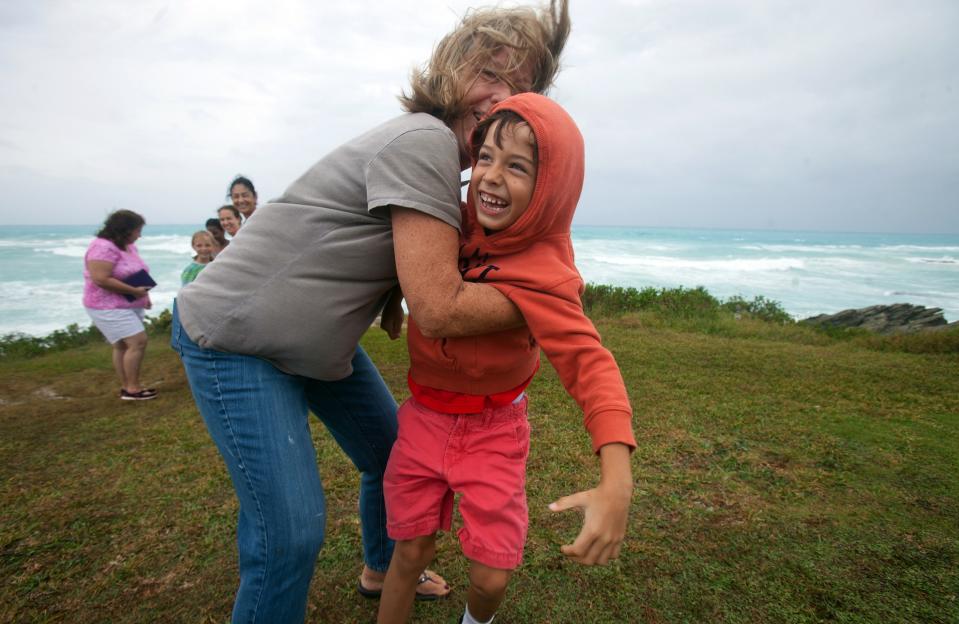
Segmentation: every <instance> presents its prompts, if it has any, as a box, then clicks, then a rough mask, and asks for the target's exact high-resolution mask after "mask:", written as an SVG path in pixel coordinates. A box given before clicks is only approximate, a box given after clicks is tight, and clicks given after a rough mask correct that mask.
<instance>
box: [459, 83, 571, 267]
mask: <svg viewBox="0 0 959 624" xmlns="http://www.w3.org/2000/svg"><path fill="white" fill-rule="evenodd" d="M504 110H509V111H513V112H514V113H516V115H518V116H519V117H521V118H522V120H523V121H524V122H525V123H526V124H527V125H528V126H529V128H530V129H531V130H532V133H533V137H534V138H533V147H534V159H535V162H536V167H537V172H536V185H535V188H534V190H533V196H532V199H531V200H530V203H529V206H528V207H527V208H526V212H525V213H524V214H523V215H522V216H521V217H520V218H519V219H518V220H517V221H516V222H515V223H513V224H512V225H510V226H509V227H507V228H506V229H504V230H502V231H499V232H496V233H495V234H492V235H491V236H490V237H491V238H492V239H493V240H495V243H496V246H497V248H500V249H503V250H506V249H510V248H514V247H515V248H522V247H524V246H526V245H528V244H529V243H530V242H531V240H532V239H534V238H539V237H543V236H550V235H556V234H565V235H569V231H570V227H571V225H572V221H573V213H574V212H575V210H576V204H577V203H578V201H579V196H580V193H581V192H582V190H583V177H584V171H585V148H584V145H583V136H582V134H580V132H579V128H577V126H576V122H574V121H573V119H572V117H570V116H569V114H568V113H567V112H566V111H565V110H564V109H563V107H561V106H560V105H559V104H557V103H556V102H555V101H553V100H551V99H549V98H547V97H545V96H542V95H537V94H535V93H521V94H518V95H514V96H512V97H509V98H507V99H505V100H503V101H502V102H500V103H499V104H497V105H496V106H495V107H493V109H492V110H491V111H490V116H492V115H495V114H496V113H497V112H499V111H504ZM514 119H515V118H514ZM511 123H512V124H516V123H518V122H517V121H512V122H510V121H504V122H500V123H497V124H493V125H494V130H493V132H494V134H495V133H497V132H502V131H506V130H508V128H509V125H510V124H511ZM489 127H490V124H487V123H481V124H480V125H479V126H478V127H477V128H476V130H475V131H474V133H473V136H472V141H471V150H470V151H471V156H472V158H473V165H474V167H475V165H476V157H477V154H478V152H479V150H480V147H481V146H482V144H483V141H484V139H485V138H486V132H487V131H488V129H489ZM473 186H474V183H473V182H471V183H470V192H469V193H468V194H467V210H466V223H465V226H466V227H468V228H474V227H477V222H476V206H475V197H474V195H475V193H474V190H475V189H474V188H473ZM491 242H492V241H491Z"/></svg>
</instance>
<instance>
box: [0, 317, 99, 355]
mask: <svg viewBox="0 0 959 624" xmlns="http://www.w3.org/2000/svg"><path fill="white" fill-rule="evenodd" d="M97 340H103V336H102V335H101V334H100V332H99V331H97V329H96V328H95V327H93V326H92V325H91V326H90V327H86V328H82V329H81V328H80V326H79V325H77V324H76V323H71V324H70V325H67V327H66V328H65V329H58V330H56V331H54V332H52V333H51V334H49V335H47V336H42V337H37V336H30V335H28V334H23V333H19V332H18V333H12V334H6V335H4V336H2V337H0V359H14V358H27V357H34V356H37V355H42V354H44V353H49V352H51V351H63V350H65V349H72V348H73V347H79V346H82V345H85V344H90V343H91V342H94V341H97Z"/></svg>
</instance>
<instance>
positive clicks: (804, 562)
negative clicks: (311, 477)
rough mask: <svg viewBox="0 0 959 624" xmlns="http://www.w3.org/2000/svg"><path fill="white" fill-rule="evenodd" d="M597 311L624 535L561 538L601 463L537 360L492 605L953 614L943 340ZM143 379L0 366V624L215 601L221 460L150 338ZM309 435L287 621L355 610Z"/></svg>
mask: <svg viewBox="0 0 959 624" xmlns="http://www.w3.org/2000/svg"><path fill="white" fill-rule="evenodd" d="M673 294H675V293H673ZM694 298H695V299H697V300H699V301H705V300H706V299H705V298H704V297H701V296H699V295H694ZM673 299H676V298H675V297H673ZM761 304H762V302H760V306H759V308H761V307H762V305H761ZM674 307H677V308H678V309H680V310H683V309H688V308H689V306H687V305H686V304H682V305H676V306H674ZM693 307H694V306H693ZM594 312H596V310H594ZM736 314H739V320H736V317H735V315H736ZM598 327H599V328H600V331H601V332H602V334H603V336H604V339H605V341H606V344H607V345H608V346H609V348H610V349H611V350H612V351H613V352H614V354H615V355H616V357H617V360H618V361H619V363H620V365H621V368H622V370H623V375H624V378H625V379H626V383H627V387H628V388H629V390H630V394H631V399H632V402H633V406H634V409H635V414H636V416H635V424H636V433H637V439H638V442H639V448H638V449H637V451H636V453H635V454H634V457H633V470H634V478H635V485H636V490H635V495H634V498H633V504H632V510H631V518H630V528H629V534H628V538H627V539H628V541H627V543H626V545H625V547H624V550H623V554H622V556H621V557H620V559H619V560H617V561H616V562H615V563H614V564H612V565H610V566H607V567H602V568H600V567H597V568H584V567H581V566H578V565H576V564H573V563H570V562H567V561H566V560H564V558H563V557H562V555H561V554H560V553H559V545H560V544H563V543H567V542H568V541H570V540H571V539H572V538H573V537H574V536H575V534H576V532H577V530H578V528H579V525H580V519H579V517H578V515H577V514H576V513H567V514H559V515H554V514H552V513H551V512H549V511H548V510H547V509H546V505H547V504H548V503H549V502H550V501H551V500H553V499H555V498H557V497H559V496H562V495H564V494H568V493H571V492H573V491H576V490H579V489H584V488H587V487H591V486H592V485H593V484H594V482H595V479H596V476H597V466H596V461H595V459H594V457H593V456H592V454H591V453H590V451H589V444H588V440H587V437H586V435H585V433H584V432H583V430H582V424H581V414H580V413H579V412H578V410H577V409H576V407H575V404H574V403H573V402H572V401H571V400H570V399H569V398H568V397H567V396H566V394H565V392H564V391H563V389H562V387H561V385H560V384H559V382H558V379H557V377H556V375H555V374H554V372H553V371H552V369H551V368H550V367H549V365H548V364H546V363H545V362H544V367H543V370H542V372H541V373H540V375H539V376H538V377H537V379H536V380H535V381H534V383H533V386H532V387H531V389H530V396H531V404H530V420H531V423H532V427H533V444H532V451H531V455H530V460H529V488H528V489H529V498H530V522H531V526H530V532H529V540H528V543H527V549H526V560H525V563H524V565H523V566H522V567H521V568H520V569H519V570H517V572H516V574H515V576H514V581H513V583H512V585H511V588H510V594H509V596H508V598H507V601H506V603H505V605H504V607H503V609H502V610H501V612H500V615H499V616H498V617H497V622H502V623H509V622H514V623H520V622H552V623H565V622H590V623H601V622H649V623H659V622H677V623H679V622H730V623H734V622H735V623H740V622H741V623H747V622H748V623H752V622H777V623H778V622H849V623H852V622H863V623H865V622H883V623H885V622H933V623H936V622H942V623H947V622H957V621H959V598H957V596H959V375H957V374H956V371H957V370H959V350H957V349H956V348H955V346H954V345H955V344H956V342H957V338H956V337H955V336H954V335H952V334H929V335H925V336H923V337H921V338H908V337H906V338H905V339H899V340H897V341H892V340H886V339H880V338H875V337H871V336H863V335H852V334H843V335H840V336H834V335H830V334H826V333H823V332H820V331H817V330H813V329H811V328H807V327H804V326H801V325H796V324H793V323H785V324H783V323H782V322H781V321H777V322H764V321H762V320H759V319H757V318H755V317H754V315H753V314H751V313H745V314H744V313H743V312H742V311H736V310H729V309H719V310H717V311H715V312H709V313H706V314H699V315H697V314H692V313H690V314H687V313H685V312H684V313H680V314H674V313H671V312H670V310H669V309H668V306H665V307H664V306H659V307H658V308H657V307H656V306H654V307H653V308H647V309H640V310H639V311H634V312H631V313H628V314H625V315H623V316H619V317H615V318H613V317H607V318H604V319H602V320H599V321H598ZM364 345H365V347H366V348H367V350H368V351H369V352H370V355H371V357H372V358H373V360H374V361H375V362H377V364H378V365H379V366H380V368H381V370H382V372H383V374H384V377H385V378H386V380H387V382H388V384H389V385H390V387H391V388H392V390H393V391H394V393H395V394H396V395H397V397H398V398H403V397H405V396H406V394H407V392H406V389H405V372H406V356H405V349H404V345H403V343H402V342H401V341H400V342H390V341H388V340H386V339H385V337H384V336H383V335H382V333H381V332H375V331H374V332H370V333H369V334H368V335H367V337H366V338H365V340H364ZM145 380H146V381H147V382H148V383H149V384H150V385H151V386H156V387H158V388H159V389H160V390H161V394H160V397H159V398H158V399H157V400H155V401H150V402H145V403H133V404H131V403H128V402H120V401H119V400H117V399H116V396H115V395H116V390H117V388H116V387H115V386H116V382H115V381H114V378H113V373H112V370H111V367H110V353H109V348H108V347H107V346H106V345H103V344H102V343H99V342H96V343H90V344H84V345H81V346H77V347H71V348H64V349H63V350H60V351H56V352H51V353H46V354H39V355H35V356H33V357H28V358H27V357H6V358H3V359H0V399H2V402H0V509H2V513H0V578H2V579H3V582H2V583H0V622H158V621H162V622H222V621H225V620H227V619H228V617H229V612H230V607H231V604H232V594H233V592H234V590H235V584H236V569H237V568H236V548H235V544H234V528H235V527H234V522H235V514H236V503H235V500H234V496H233V491H232V488H231V486H230V483H229V479H228V476H227V474H226V471H225V469H224V467H223V465H222V462H221V461H220V458H219V456H218V455H217V452H216V450H215V448H214V446H213V444H212V443H211V442H210V440H209V438H208V436H207V434H206V431H205V429H204V427H203V424H202V421H201V420H200V418H199V416H198V415H197V413H196V410H195V408H194V406H193V403H192V400H191V398H190V395H189V390H188V388H187V386H186V383H185V380H184V378H183V374H182V370H181V369H180V365H179V362H178V360H177V359H176V357H175V355H174V354H173V352H172V351H171V350H170V349H169V348H168V347H167V346H166V344H165V339H163V338H162V337H161V336H156V337H155V338H154V339H153V340H152V341H151V345H150V348H149V352H148V355H147V359H146V362H145ZM313 430H314V437H315V441H316V444H317V449H318V457H319V462H320V470H321V472H322V474H323V477H324V483H325V485H326V487H327V495H328V505H329V516H328V522H329V524H328V540H327V544H326V545H325V547H324V549H323V552H322V553H321V555H320V559H319V561H318V563H317V571H316V575H315V577H314V581H313V584H312V586H311V591H310V601H309V617H308V620H309V621H312V622H366V621H372V620H373V618H374V616H375V603H373V602H369V601H366V600H364V599H362V598H360V597H358V596H357V595H356V594H355V592H354V591H353V588H354V584H355V577H356V575H357V574H358V572H359V569H360V566H361V560H360V540H359V527H358V524H357V516H356V511H355V510H356V505H357V500H356V492H357V476H356V473H355V471H354V470H353V469H352V467H351V466H350V465H349V463H348V460H347V459H346V458H345V457H344V456H343V454H342V453H341V452H340V451H339V449H338V448H337V447H336V445H335V444H334V443H333V442H332V440H331V439H330V437H329V436H328V435H327V434H326V433H325V432H324V431H323V430H322V426H320V425H318V423H316V422H315V421H314V423H313ZM454 528H455V527H454ZM435 568H436V569H437V570H439V571H440V572H441V573H443V574H444V575H445V576H446V577H447V578H448V579H449V580H450V581H451V583H453V584H454V593H453V597H452V599H451V600H448V601H445V602H440V603H436V604H418V605H417V606H416V610H415V615H414V617H415V621H419V622H443V623H449V622H454V621H457V620H456V618H457V617H458V615H459V614H460V613H461V610H462V604H463V600H464V596H465V591H464V590H465V584H466V565H465V562H464V561H463V558H462V556H461V554H460V552H459V548H458V544H457V543H456V541H455V539H454V538H453V537H451V536H450V535H444V536H443V537H442V538H441V540H440V545H439V555H438V561H437V562H436V564H435Z"/></svg>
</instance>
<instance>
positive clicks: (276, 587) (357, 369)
mask: <svg viewBox="0 0 959 624" xmlns="http://www.w3.org/2000/svg"><path fill="white" fill-rule="evenodd" d="M170 342H171V345H172V346H173V348H174V350H176V352H177V353H179V355H180V359H181V360H182V361H183V367H184V368H185V369H186V375H187V379H188V380H189V382H190V388H191V389H192V391H193V397H194V400H195V401H196V405H197V407H198V408H199V410H200V414H202V416H203V420H204V421H205V422H206V426H207V429H208V430H209V432H210V436H211V437H212V438H213V441H214V442H215V443H216V446H217V448H218V449H219V451H220V455H222V456H223V460H224V461H225V462H226V466H227V469H228V470H229V472H230V477H231V479H232V480H233V487H234V489H235V490H236V495H237V498H238V499H239V501H240V512H239V521H238V525H237V546H238V548H239V553H240V588H239V590H238V591H237V595H236V602H235V604H234V606H233V622H270V623H273V622H303V619H304V617H305V614H306V599H307V591H308V589H309V585H310V579H311V577H312V576H313V568H314V566H315V564H316V558H317V555H318V554H319V551H320V547H321V546H322V545H323V539H324V535H325V524H326V502H325V499H324V497H323V484H322V483H321V482H320V473H319V469H318V467H317V465H316V450H315V449H314V448H313V441H312V439H311V437H310V428H309V423H308V410H309V411H312V412H313V413H314V414H316V415H317V416H318V417H319V419H320V420H321V421H322V422H323V424H324V425H325V426H326V428H327V429H328V430H329V431H330V433H331V434H332V435H333V437H334V439H336V441H337V443H338V444H339V445H340V447H341V448H342V449H343V451H344V452H345V453H346V454H347V455H348V456H349V458H350V459H351V460H352V461H353V464H354V465H355V466H356V468H357V469H358V470H359V471H360V473H361V477H360V524H361V527H362V533H363V557H364V561H365V563H366V565H367V566H369V567H370V568H372V569H373V570H378V571H386V569H387V567H389V563H390V558H391V557H392V555H393V542H392V541H391V540H390V539H389V538H388V537H387V535H386V506H385V504H384V501H383V473H384V471H385V470H386V463H387V460H388V459H389V454H390V449H391V448H392V446H393V442H394V440H396V433H397V424H396V410H397V406H396V402H395V401H394V400H393V396H392V395H391V394H390V392H389V390H388V389H387V387H386V384H385V383H384V382H383V378H382V377H380V374H379V372H378V371H377V370H376V368H375V367H374V366H373V363H372V362H371V361H370V358H369V357H368V356H367V355H366V353H365V352H364V351H363V350H362V349H361V348H360V347H357V349H356V355H355V356H354V357H353V374H352V375H350V376H349V377H347V378H346V379H342V380H340V381H333V382H328V381H317V380H315V379H309V378H306V377H300V376H297V375H290V374H288V373H284V372H282V371H280V370H279V369H277V368H276V367H275V366H273V365H272V364H270V363H269V362H267V361H266V360H263V359H260V358H257V357H252V356H249V355H239V354H236V353H224V352H222V351H214V350H212V349H204V348H202V347H200V346H198V345H197V344H196V343H195V342H193V341H192V340H191V339H190V337H189V336H188V335H187V333H186V331H184V330H183V329H182V327H181V325H180V320H179V317H178V315H177V311H176V306H174V309H173V327H172V336H171V340H170ZM317 348H322V346H320V345H318V346H317Z"/></svg>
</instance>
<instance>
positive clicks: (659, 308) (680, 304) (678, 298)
mask: <svg viewBox="0 0 959 624" xmlns="http://www.w3.org/2000/svg"><path fill="white" fill-rule="evenodd" d="M583 308H584V309H585V310H586V312H587V313H590V314H595V315H597V316H603V315H607V316H609V315H620V314H625V313H628V312H642V311H650V312H657V313H661V314H663V315H664V316H666V317H670V318H682V319H714V318H716V317H718V316H719V315H720V312H728V313H729V314H731V315H736V316H737V318H741V317H748V318H753V319H758V320H762V321H769V322H772V323H778V324H780V325H787V324H792V323H794V322H795V321H794V320H793V318H792V317H791V316H790V315H789V313H788V312H786V311H785V310H784V309H783V307H782V305H781V304H780V303H779V302H778V301H773V300H772V299H767V298H766V297H763V296H762V295H760V296H758V297H755V298H753V299H752V300H747V299H744V298H742V297H740V296H738V295H737V296H735V297H730V298H729V299H727V300H725V301H722V300H719V299H717V298H716V297H714V296H712V295H711V294H709V292H708V291H706V289H705V288H703V287H702V286H697V287H696V288H683V287H682V286H680V287H679V288H653V287H647V288H643V289H642V290H637V289H635V288H628V287H625V288H624V287H621V286H610V285H608V284H587V285H586V290H585V292H584V293H583Z"/></svg>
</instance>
